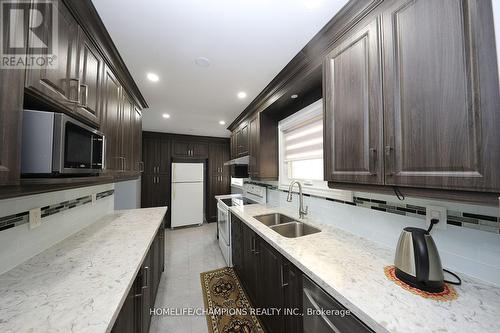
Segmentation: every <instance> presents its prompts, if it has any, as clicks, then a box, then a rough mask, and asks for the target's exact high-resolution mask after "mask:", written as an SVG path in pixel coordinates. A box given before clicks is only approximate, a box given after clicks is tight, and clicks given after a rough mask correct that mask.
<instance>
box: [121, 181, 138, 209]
mask: <svg viewBox="0 0 500 333" xmlns="http://www.w3.org/2000/svg"><path fill="white" fill-rule="evenodd" d="M140 207H141V180H140V179H137V180H135V179H134V180H129V181H125V182H119V183H115V209H116V210H120V209H136V208H140Z"/></svg>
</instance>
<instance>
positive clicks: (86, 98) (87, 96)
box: [80, 83, 89, 107]
mask: <svg viewBox="0 0 500 333" xmlns="http://www.w3.org/2000/svg"><path fill="white" fill-rule="evenodd" d="M81 88H83V89H85V90H84V94H83V96H84V99H83V100H84V102H82V104H81V106H83V107H87V106H88V105H87V103H88V100H89V86H88V85H87V84H83V83H82V84H80V90H81Z"/></svg>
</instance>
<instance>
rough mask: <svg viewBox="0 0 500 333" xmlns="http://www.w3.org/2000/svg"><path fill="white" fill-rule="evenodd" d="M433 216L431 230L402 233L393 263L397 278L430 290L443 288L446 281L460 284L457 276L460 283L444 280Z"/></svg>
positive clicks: (414, 230) (436, 291)
mask: <svg viewBox="0 0 500 333" xmlns="http://www.w3.org/2000/svg"><path fill="white" fill-rule="evenodd" d="M438 222H439V220H437V219H433V220H432V221H431V225H430V227H429V229H428V230H425V229H420V228H410V227H407V228H404V229H403V232H402V233H401V235H400V236H399V241H398V245H397V248H396V256H395V259H394V265H395V267H396V272H395V273H396V277H397V278H398V279H400V280H402V281H403V282H405V283H407V284H409V285H410V286H412V287H415V288H418V289H420V290H424V291H427V292H431V293H439V292H442V291H443V290H444V283H445V282H449V283H451V284H460V283H461V281H460V278H458V276H456V275H455V274H453V273H451V272H449V271H447V270H444V271H446V272H448V273H450V274H452V275H454V276H455V277H456V278H457V279H458V282H452V281H445V280H444V276H443V267H442V265H441V258H440V257H439V252H438V250H437V247H436V244H435V243H434V240H433V239H432V236H431V235H430V231H431V230H432V227H433V226H434V224H436V223H438Z"/></svg>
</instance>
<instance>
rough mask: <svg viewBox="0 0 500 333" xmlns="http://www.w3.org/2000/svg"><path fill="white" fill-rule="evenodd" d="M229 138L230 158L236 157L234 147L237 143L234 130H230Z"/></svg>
mask: <svg viewBox="0 0 500 333" xmlns="http://www.w3.org/2000/svg"><path fill="white" fill-rule="evenodd" d="M229 140H230V152H231V154H230V155H231V159H235V158H236V155H237V153H236V147H237V143H236V132H231V137H230V138H229Z"/></svg>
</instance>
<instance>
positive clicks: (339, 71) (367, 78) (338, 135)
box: [323, 20, 384, 184]
mask: <svg viewBox="0 0 500 333" xmlns="http://www.w3.org/2000/svg"><path fill="white" fill-rule="evenodd" d="M378 41H379V22H378V20H374V21H373V22H372V23H370V24H369V25H367V26H366V27H364V28H362V29H361V30H359V31H357V32H355V33H354V34H353V35H352V36H349V38H348V39H347V40H344V41H342V42H340V44H339V45H337V46H336V47H335V48H334V49H333V50H332V52H331V53H330V54H329V55H328V56H327V59H326V61H325V63H324V67H323V68H324V82H325V86H324V87H325V88H324V89H325V128H324V131H325V138H326V139H325V142H324V151H325V177H326V180H328V181H333V182H351V183H366V184H382V183H383V180H384V178H383V172H382V170H383V166H382V157H383V154H382V153H383V152H382V145H383V141H382V138H383V136H382V134H383V130H382V129H383V118H382V106H381V102H382V97H381V93H382V90H381V87H382V82H381V73H380V57H379V42H378Z"/></svg>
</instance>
